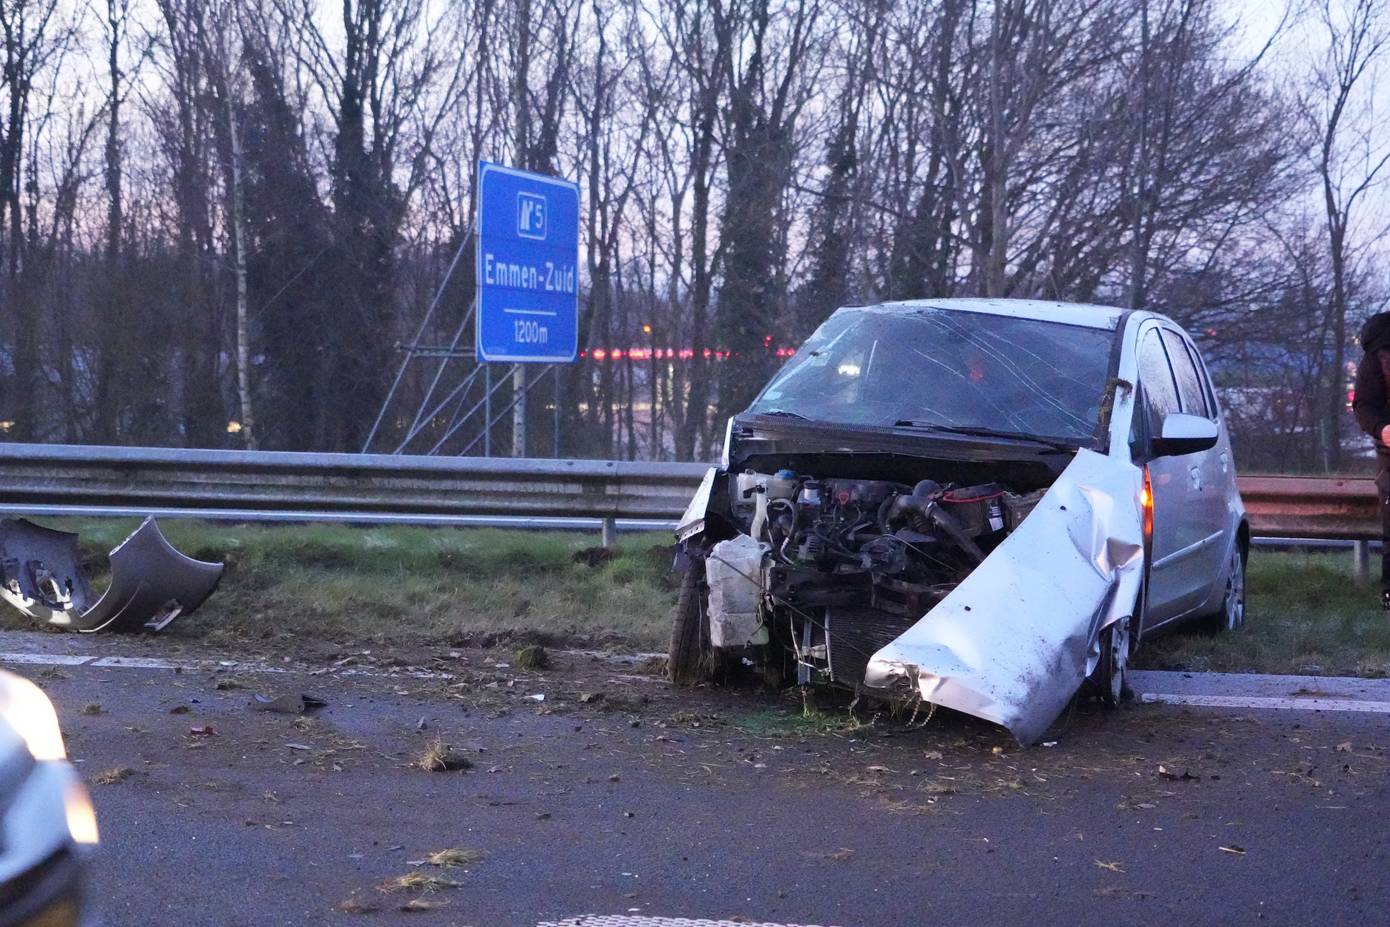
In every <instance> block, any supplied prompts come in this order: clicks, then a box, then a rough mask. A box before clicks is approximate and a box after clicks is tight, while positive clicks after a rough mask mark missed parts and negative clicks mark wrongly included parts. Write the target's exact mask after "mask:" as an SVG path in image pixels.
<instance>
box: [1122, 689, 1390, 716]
mask: <svg viewBox="0 0 1390 927" xmlns="http://www.w3.org/2000/svg"><path fill="white" fill-rule="evenodd" d="M1139 699H1140V701H1143V702H1157V703H1160V704H1163V705H1192V706H1195V707H1198V708H1269V709H1274V710H1276V711H1360V712H1366V713H1368V714H1379V715H1385V714H1390V702H1372V701H1364V700H1361V699H1354V698H1273V697H1270V696H1261V695H1163V694H1159V693H1155V692H1145V693H1143V694H1142V695H1140V696H1139Z"/></svg>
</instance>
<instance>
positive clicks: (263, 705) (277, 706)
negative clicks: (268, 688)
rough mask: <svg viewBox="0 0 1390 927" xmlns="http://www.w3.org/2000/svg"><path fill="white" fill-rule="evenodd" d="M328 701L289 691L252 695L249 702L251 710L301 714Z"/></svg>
mask: <svg viewBox="0 0 1390 927" xmlns="http://www.w3.org/2000/svg"><path fill="white" fill-rule="evenodd" d="M327 704H328V703H327V702H325V701H324V700H323V699H320V698H315V697H314V696H312V695H301V694H299V693H289V694H286V695H277V696H274V697H271V696H265V695H256V696H253V697H252V699H251V702H250V703H249V706H248V707H250V709H251V710H252V711H271V712H275V713H276V714H282V715H302V714H304V713H306V712H309V711H314V710H315V709H318V708H322V707H324V706H325V705H327Z"/></svg>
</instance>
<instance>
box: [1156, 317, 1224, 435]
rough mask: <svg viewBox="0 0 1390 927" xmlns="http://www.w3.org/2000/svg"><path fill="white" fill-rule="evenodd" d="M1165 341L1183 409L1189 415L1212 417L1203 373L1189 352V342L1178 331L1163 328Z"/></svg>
mask: <svg viewBox="0 0 1390 927" xmlns="http://www.w3.org/2000/svg"><path fill="white" fill-rule="evenodd" d="M1163 343H1164V344H1165V345H1166V346H1167V348H1168V360H1169V361H1170V362H1171V363H1172V365H1173V374H1174V375H1175V377H1176V378H1177V381H1178V398H1179V399H1181V400H1182V410H1183V411H1184V412H1186V413H1187V414H1188V415H1199V416H1201V417H1202V418H1211V417H1212V412H1211V409H1209V408H1207V392H1206V390H1205V389H1203V388H1202V375H1201V374H1200V373H1199V372H1198V371H1197V365H1196V363H1194V362H1193V360H1192V355H1191V354H1190V353H1188V348H1187V343H1186V342H1185V341H1184V340H1183V338H1182V336H1181V335H1179V334H1178V333H1177V332H1174V331H1169V330H1168V329H1164V330H1163Z"/></svg>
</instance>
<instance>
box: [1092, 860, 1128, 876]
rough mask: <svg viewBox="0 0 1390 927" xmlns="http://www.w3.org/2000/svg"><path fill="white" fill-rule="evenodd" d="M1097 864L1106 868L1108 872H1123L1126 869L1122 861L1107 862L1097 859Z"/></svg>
mask: <svg viewBox="0 0 1390 927" xmlns="http://www.w3.org/2000/svg"><path fill="white" fill-rule="evenodd" d="M1096 866H1097V867H1099V868H1101V869H1104V870H1105V871H1106V872H1120V873H1123V872H1124V871H1125V867H1124V865H1123V864H1121V863H1118V862H1111V863H1106V862H1101V861H1100V860H1096Z"/></svg>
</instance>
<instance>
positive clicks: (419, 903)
mask: <svg viewBox="0 0 1390 927" xmlns="http://www.w3.org/2000/svg"><path fill="white" fill-rule="evenodd" d="M447 905H448V902H447V901H426V900H425V899H424V898H412V899H410V900H409V901H403V902H401V905H400V910H402V911H404V912H405V913H406V914H414V913H417V912H424V911H437V910H439V909H440V908H442V907H445V906H447Z"/></svg>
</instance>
